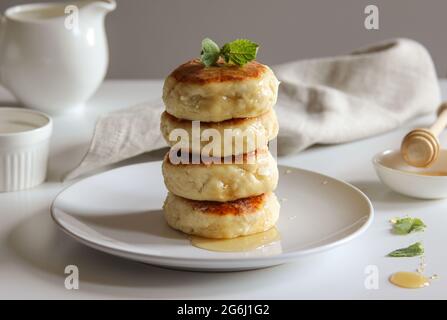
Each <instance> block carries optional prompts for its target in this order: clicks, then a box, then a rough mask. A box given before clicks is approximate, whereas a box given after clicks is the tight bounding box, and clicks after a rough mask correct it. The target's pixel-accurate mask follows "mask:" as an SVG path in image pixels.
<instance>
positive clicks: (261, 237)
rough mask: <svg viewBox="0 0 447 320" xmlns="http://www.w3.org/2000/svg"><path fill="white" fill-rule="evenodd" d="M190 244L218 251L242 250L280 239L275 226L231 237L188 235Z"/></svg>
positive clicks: (248, 249)
mask: <svg viewBox="0 0 447 320" xmlns="http://www.w3.org/2000/svg"><path fill="white" fill-rule="evenodd" d="M190 240H191V244H192V245H193V246H195V247H197V248H200V249H205V250H209V251H218V252H244V251H251V250H255V249H258V248H262V247H264V246H267V245H270V244H272V243H275V242H277V241H279V240H280V235H279V232H278V230H277V229H276V228H271V229H269V230H267V231H264V232H260V233H256V234H252V235H249V236H244V237H238V238H233V239H209V238H202V237H197V236H191V237H190Z"/></svg>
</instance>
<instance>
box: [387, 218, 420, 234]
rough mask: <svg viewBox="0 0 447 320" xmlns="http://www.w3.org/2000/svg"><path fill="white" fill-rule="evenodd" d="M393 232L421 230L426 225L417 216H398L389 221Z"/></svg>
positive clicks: (403, 232)
mask: <svg viewBox="0 0 447 320" xmlns="http://www.w3.org/2000/svg"><path fill="white" fill-rule="evenodd" d="M391 223H392V224H393V232H394V233H396V234H409V233H412V232H417V231H423V230H424V229H425V228H426V227H427V226H426V225H425V224H424V222H423V221H422V220H421V219H419V218H411V217H405V218H398V219H394V220H393V221H391Z"/></svg>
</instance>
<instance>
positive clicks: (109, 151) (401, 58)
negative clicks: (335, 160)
mask: <svg viewBox="0 0 447 320" xmlns="http://www.w3.org/2000/svg"><path fill="white" fill-rule="evenodd" d="M273 70H274V71H275V74H276V76H277V78H278V79H279V80H280V81H281V85H280V89H279V98H278V104H277V106H276V110H277V113H278V119H279V124H280V132H279V136H278V152H279V154H287V153H290V152H295V151H299V150H303V149H305V148H307V147H309V146H311V145H313V144H317V143H319V144H334V143H342V142H348V141H352V140H356V139H360V138H364V137H368V136H372V135H375V134H379V133H382V132H385V131H388V130H391V129H394V128H396V127H398V126H399V125H401V124H402V123H404V122H405V121H407V120H409V119H411V118H414V117H416V116H419V115H422V114H426V113H429V112H433V111H434V110H436V108H437V106H438V105H439V103H440V90H439V85H438V79H437V76H436V71H435V68H434V65H433V61H432V59H431V57H430V54H429V53H428V51H427V50H426V49H425V48H424V47H423V46H422V45H421V44H419V43H417V42H415V41H413V40H409V39H395V40H389V41H386V42H383V43H379V44H377V45H373V46H370V47H367V48H364V49H360V50H357V51H355V52H353V53H352V54H349V55H345V56H338V57H332V58H323V59H312V60H303V61H296V62H290V63H286V64H282V65H279V66H276V67H273ZM162 111H163V105H162V103H161V101H157V102H153V103H150V102H149V103H143V104H141V105H138V106H135V107H131V108H127V109H123V110H120V111H117V112H112V113H109V114H107V115H104V116H102V117H100V119H99V120H98V122H97V124H96V128H95V133H94V136H93V139H92V142H91V146H90V149H89V151H88V152H87V155H86V156H85V157H84V159H83V160H82V162H81V164H80V165H79V166H78V167H77V168H75V169H74V170H73V171H71V172H70V173H69V174H68V175H67V176H66V179H72V178H75V177H77V176H79V175H82V174H85V173H88V172H89V171H91V170H94V169H98V168H100V167H102V166H105V165H108V164H112V163H116V162H118V161H121V160H124V159H128V158H131V157H133V156H136V155H138V154H141V153H144V152H148V151H151V150H155V149H159V148H161V147H163V146H166V143H165V142H164V141H163V139H162V137H161V134H160V130H159V120H160V114H161V112H162Z"/></svg>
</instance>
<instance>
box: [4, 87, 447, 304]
mask: <svg viewBox="0 0 447 320" xmlns="http://www.w3.org/2000/svg"><path fill="white" fill-rule="evenodd" d="M441 86H442V88H443V91H444V96H445V97H446V96H447V82H444V81H441ZM161 87H162V82H161V81H154V80H148V81H106V82H105V83H104V84H103V85H102V87H101V88H100V89H99V91H98V92H97V94H96V95H95V96H94V97H93V98H92V99H91V100H90V101H89V102H88V104H87V106H86V112H85V113H84V114H83V115H76V116H57V117H54V134H53V138H52V146H51V155H50V161H49V173H48V181H47V182H46V183H44V184H43V185H41V186H39V187H37V188H34V189H32V190H27V191H22V192H15V193H3V194H0V298H3V299H5V298H62V299H65V298H69V299H71V298H74V299H82V298H85V299H89V298H100V299H101V298H157V299H196V298H197V299H200V298H202V299H214V298H216V299H328V298H329V299H353V298H360V299H393V298H397V299H428V298H430V299H433V298H436V299H440V298H443V299H446V298H447V250H446V245H447V200H436V201H422V200H415V199H411V198H407V197H404V196H401V195H398V194H396V193H394V192H392V191H390V190H389V189H388V188H387V187H385V186H384V185H382V184H380V182H379V180H378V178H377V177H376V175H375V173H374V170H373V167H372V165H371V158H372V156H373V155H374V154H375V153H377V152H379V151H382V150H385V149H388V148H396V147H398V146H399V143H400V140H401V139H402V137H403V135H404V134H405V133H406V132H407V131H408V130H409V129H410V128H413V127H416V126H420V125H421V126H422V125H428V124H429V123H430V121H431V120H432V119H433V118H434V116H429V117H424V118H421V119H417V120H416V121H414V122H412V123H410V124H409V125H407V126H405V127H403V128H401V129H398V130H395V131H392V132H389V133H386V134H382V135H379V136H376V137H374V138H370V139H365V140H361V141H356V142H353V143H347V144H342V145H335V146H324V147H314V148H311V149H309V150H306V151H304V152H302V153H299V154H295V155H291V156H288V157H284V158H280V159H279V163H281V164H287V165H291V166H296V167H300V168H305V169H309V170H314V171H317V172H321V173H323V174H327V175H330V176H333V177H335V178H339V179H343V180H345V181H348V182H350V183H352V184H354V185H356V186H357V187H359V188H360V189H361V190H363V191H364V192H365V193H366V195H367V196H368V197H369V198H370V199H371V201H372V203H373V205H374V209H375V220H374V223H373V225H372V226H371V227H370V229H369V230H368V231H367V232H366V233H365V234H364V235H362V236H361V237H359V238H358V239H356V240H354V241H352V242H351V243H349V244H347V245H344V246H341V247H338V248H336V249H334V250H331V251H329V252H326V253H322V254H318V255H314V256H310V257H308V258H304V259H302V260H300V261H298V262H295V263H290V264H286V265H282V266H278V267H274V268H269V269H263V270H257V271H248V272H235V273H196V272H183V271H173V270H166V269H161V268H157V267H152V266H149V265H144V264H141V263H136V262H132V261H127V260H124V259H121V258H117V257H113V256H110V255H107V254H105V253H101V252H98V251H95V250H93V249H90V248H87V247H85V246H83V245H81V244H79V243H77V242H76V241H74V240H72V239H71V238H69V237H68V236H66V235H65V234H63V233H62V232H61V231H59V230H58V229H57V227H56V225H55V224H54V223H53V221H52V220H51V218H50V214H49V206H50V204H51V201H52V200H53V198H54V197H55V196H56V194H57V193H58V192H59V191H60V190H62V189H63V188H64V187H65V186H66V185H69V184H70V183H65V184H62V183H61V182H60V178H61V176H62V175H63V174H64V173H65V172H66V171H68V170H69V169H71V168H72V167H74V166H75V165H76V164H77V163H78V162H79V161H80V159H81V158H82V156H83V154H84V153H85V151H86V149H87V147H88V142H89V139H90V137H91V134H92V131H93V125H94V122H95V119H96V118H97V116H98V115H99V114H101V113H103V112H107V111H110V110H115V109H119V108H123V107H126V106H130V105H133V104H136V103H139V102H142V101H147V100H152V99H154V98H157V97H158V96H160V93H161ZM11 104H14V99H13V97H12V96H11V95H10V94H9V93H8V92H6V91H5V90H4V89H2V88H0V106H7V105H11ZM445 139H447V137H445V138H444V141H445ZM446 143H447V141H446ZM160 155H161V153H160V152H158V153H155V154H150V155H145V156H142V157H139V158H138V159H137V160H136V161H147V160H148V159H149V160H154V159H160ZM322 201H324V199H322ZM403 215H413V216H417V217H421V218H423V220H424V221H425V222H426V224H427V225H428V228H427V230H426V232H424V233H418V234H412V235H409V236H396V235H392V234H391V233H390V225H389V222H388V220H389V219H390V218H392V217H395V216H403ZM321 223H324V221H322V222H321ZM418 240H422V241H423V242H424V245H425V248H426V255H425V256H426V262H427V264H428V266H427V274H428V275H430V274H433V273H436V274H439V276H440V278H439V279H438V280H436V281H434V282H433V283H432V285H431V286H430V287H427V288H423V289H416V290H415V289H413V290H408V289H400V288H397V287H395V286H393V285H391V284H390V283H389V282H388V281H387V279H388V277H389V275H390V274H391V273H393V272H395V271H403V270H409V271H412V270H414V269H415V268H416V267H417V265H418V263H419V259H418V258H404V259H397V258H394V259H393V258H386V257H385V255H386V254H387V253H388V252H389V251H391V250H394V249H396V248H400V247H405V246H407V245H408V244H410V243H413V242H415V241H418ZM70 264H74V265H77V266H78V267H79V276H80V287H79V290H67V289H65V287H64V280H65V276H66V275H65V274H64V268H65V266H67V265H70ZM368 265H375V266H377V268H378V270H379V288H378V289H377V290H371V289H370V290H367V289H366V288H365V286H364V282H365V279H366V276H367V275H366V274H365V268H366V267H367V266H368Z"/></svg>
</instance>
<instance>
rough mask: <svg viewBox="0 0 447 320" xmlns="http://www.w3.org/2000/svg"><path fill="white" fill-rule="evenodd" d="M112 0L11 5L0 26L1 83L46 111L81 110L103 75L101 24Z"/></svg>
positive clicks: (104, 54) (111, 7)
mask: <svg viewBox="0 0 447 320" xmlns="http://www.w3.org/2000/svg"><path fill="white" fill-rule="evenodd" d="M115 8H116V3H115V1H114V0H108V1H105V0H104V1H75V2H71V3H68V2H67V3H38V4H25V5H18V6H15V7H11V8H9V9H7V10H6V12H5V14H4V16H3V17H2V21H1V25H0V83H1V85H3V86H4V87H6V88H7V89H8V90H10V91H11V92H12V93H13V94H14V96H15V97H16V98H17V99H18V100H19V102H21V103H22V104H23V105H25V106H27V107H30V108H35V109H39V110H42V111H45V112H48V113H50V114H57V113H62V112H66V111H73V110H82V106H83V104H84V102H86V101H87V100H88V98H90V97H91V96H92V94H93V93H94V92H95V91H96V89H97V88H98V86H99V85H100V84H101V82H102V81H103V79H104V76H105V74H106V71H107V66H108V61H109V56H108V46H107V39H106V34H105V29H104V18H105V16H106V14H107V13H108V12H110V11H112V10H114V9H115Z"/></svg>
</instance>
